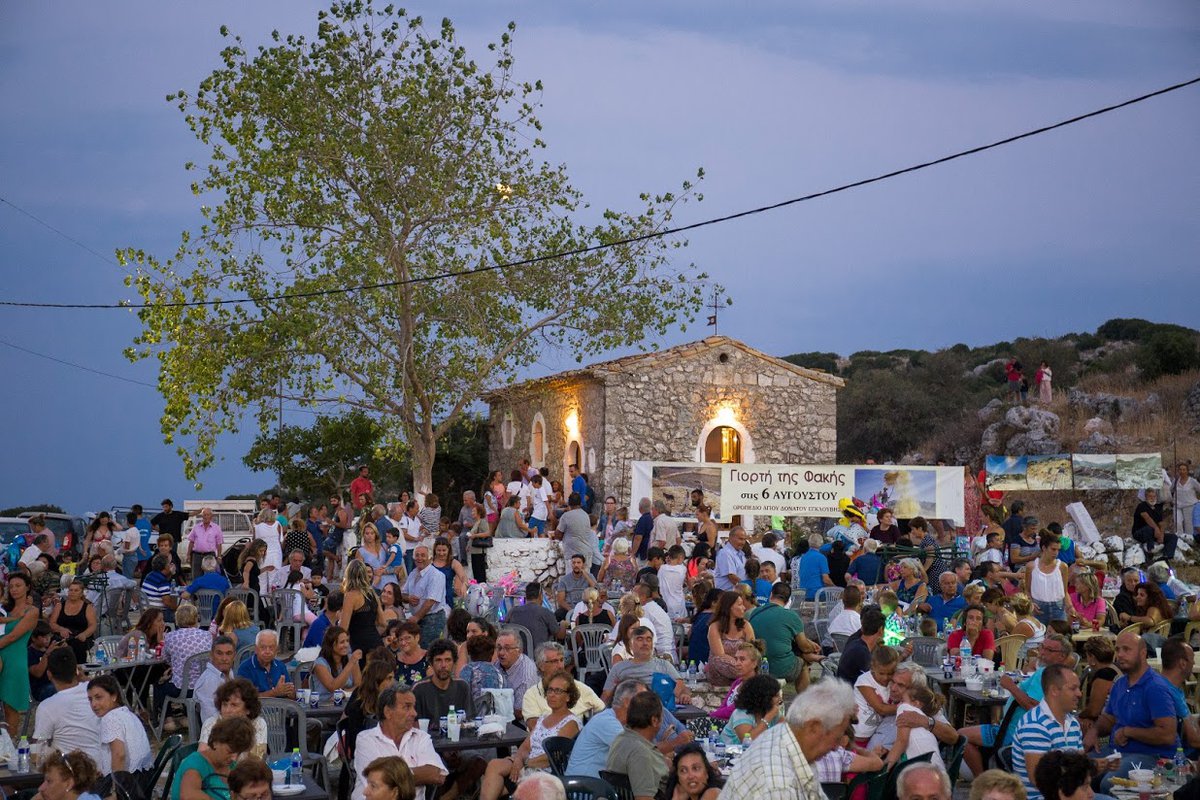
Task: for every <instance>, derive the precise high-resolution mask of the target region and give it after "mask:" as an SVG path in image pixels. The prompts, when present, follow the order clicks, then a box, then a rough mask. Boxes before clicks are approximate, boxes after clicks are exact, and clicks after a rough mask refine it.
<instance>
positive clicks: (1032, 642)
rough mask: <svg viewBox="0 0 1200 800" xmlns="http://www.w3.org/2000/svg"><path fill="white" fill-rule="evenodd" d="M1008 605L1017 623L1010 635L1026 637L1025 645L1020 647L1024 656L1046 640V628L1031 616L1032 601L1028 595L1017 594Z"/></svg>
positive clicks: (1010, 599)
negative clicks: (1015, 634) (1016, 634)
mask: <svg viewBox="0 0 1200 800" xmlns="http://www.w3.org/2000/svg"><path fill="white" fill-rule="evenodd" d="M1009 603H1010V604H1011V605H1012V611H1013V614H1015V615H1016V617H1017V623H1016V624H1015V625H1014V626H1013V629H1012V633H1018V634H1020V635H1022V636H1025V637H1027V638H1026V639H1025V643H1024V644H1022V645H1021V654H1022V655H1024V654H1025V653H1027V652H1028V651H1030V650H1032V649H1034V648H1036V647H1037V646H1038V645H1040V644H1041V643H1042V640H1043V639H1045V638H1046V626H1045V625H1044V624H1042V621H1041V620H1039V619H1038V618H1037V617H1035V616H1034V615H1033V601H1032V600H1030V599H1029V595H1027V594H1025V593H1023V592H1018V593H1017V594H1014V595H1013V596H1012V597H1011V598H1009Z"/></svg>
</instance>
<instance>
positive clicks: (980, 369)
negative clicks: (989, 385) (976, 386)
mask: <svg viewBox="0 0 1200 800" xmlns="http://www.w3.org/2000/svg"><path fill="white" fill-rule="evenodd" d="M1006 360H1007V359H1003V358H993V359H992V360H991V361H988V362H985V363H983V364H980V365H979V366H977V367H975V368H974V369H972V370H971V374H972V375H974V376H975V377H976V378H982V377H983V374H984V373H985V372H987V371H988V370H989V369H991V368H992V367H994V366H996V365H997V364H1000V365H1003V364H1004V362H1005V361H1006Z"/></svg>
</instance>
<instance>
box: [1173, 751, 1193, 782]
mask: <svg viewBox="0 0 1200 800" xmlns="http://www.w3.org/2000/svg"><path fill="white" fill-rule="evenodd" d="M1190 766H1191V764H1190V763H1189V762H1188V758H1187V753H1185V752H1183V748H1182V747H1176V748H1175V779H1176V780H1178V781H1186V780H1187V777H1186V776H1187V774H1188V769H1189V767H1190Z"/></svg>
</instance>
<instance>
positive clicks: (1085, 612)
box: [1071, 588, 1108, 622]
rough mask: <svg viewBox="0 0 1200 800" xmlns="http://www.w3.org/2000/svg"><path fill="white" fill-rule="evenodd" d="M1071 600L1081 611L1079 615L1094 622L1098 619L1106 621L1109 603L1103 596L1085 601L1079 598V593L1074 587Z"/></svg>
mask: <svg viewBox="0 0 1200 800" xmlns="http://www.w3.org/2000/svg"><path fill="white" fill-rule="evenodd" d="M1071 602H1072V603H1074V604H1075V609H1076V610H1077V611H1078V612H1079V616H1081V617H1083V618H1084V619H1086V620H1087V621H1088V622H1093V621H1095V620H1097V619H1098V620H1100V621H1101V622H1104V615H1105V613H1107V611H1108V604H1107V603H1106V602H1105V601H1104V598H1103V597H1097V598H1096V599H1095V600H1093V601H1092V602H1090V603H1084V602H1083V601H1082V600H1080V599H1079V594H1078V593H1077V592H1076V591H1075V589H1074V588H1072V589H1071Z"/></svg>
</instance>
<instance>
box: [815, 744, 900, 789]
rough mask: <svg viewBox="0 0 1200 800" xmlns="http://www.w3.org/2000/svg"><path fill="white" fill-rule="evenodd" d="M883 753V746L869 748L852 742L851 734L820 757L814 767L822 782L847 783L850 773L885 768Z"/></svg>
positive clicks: (875, 770)
mask: <svg viewBox="0 0 1200 800" xmlns="http://www.w3.org/2000/svg"><path fill="white" fill-rule="evenodd" d="M882 754H883V748H882V747H876V748H875V749H874V750H867V749H866V748H864V747H859V746H858V745H856V744H854V743H853V742H851V741H850V737H849V736H843V737H842V738H841V739H839V740H838V746H837V747H835V748H833V749H832V750H830V751H829V752H828V753H826V754H825V755H823V756H821V757H820V758H818V759H817V763H816V764H814V765H813V767H814V768H815V770H816V773H817V775H818V776H820V778H821V782H822V783H845V782H846V778H847V777H848V775H850V774H854V773H858V772H878V771H879V770H881V769H883V758H882Z"/></svg>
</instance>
